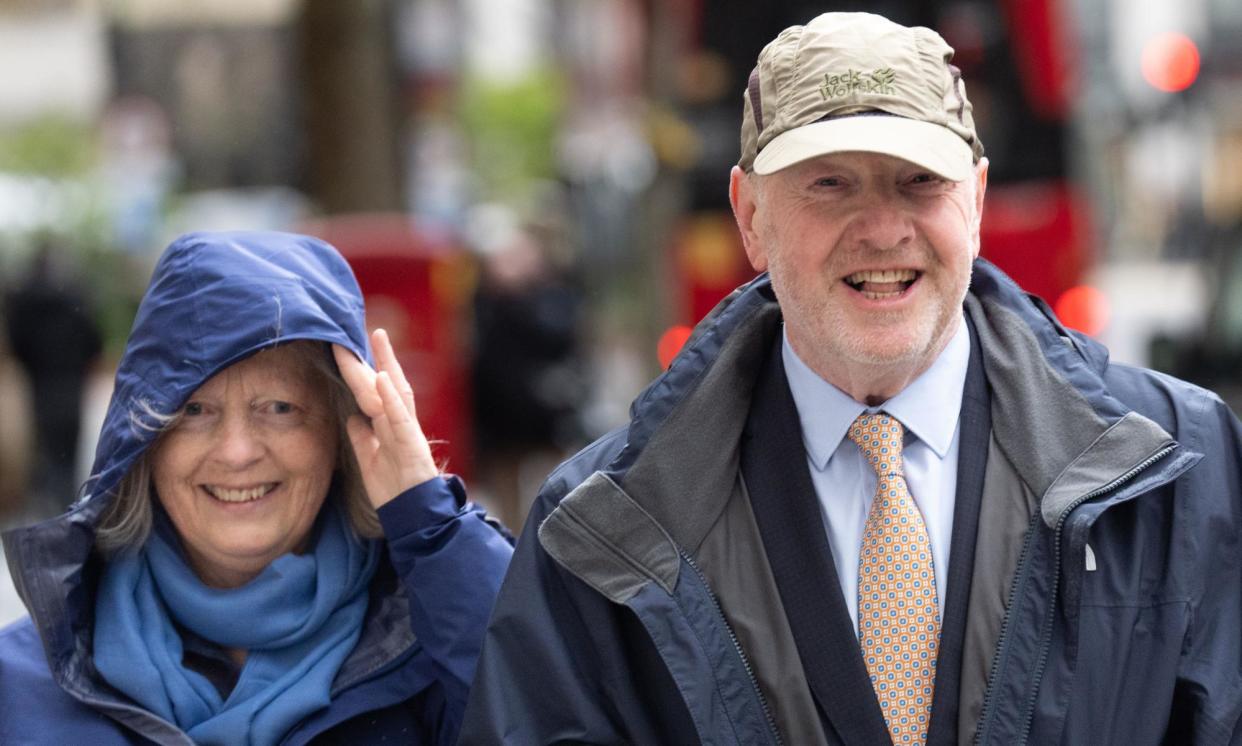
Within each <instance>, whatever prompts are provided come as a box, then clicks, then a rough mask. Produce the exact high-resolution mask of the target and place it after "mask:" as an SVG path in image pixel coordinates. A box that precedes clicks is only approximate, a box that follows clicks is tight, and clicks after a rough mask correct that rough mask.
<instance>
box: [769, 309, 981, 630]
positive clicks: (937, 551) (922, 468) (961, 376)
mask: <svg viewBox="0 0 1242 746" xmlns="http://www.w3.org/2000/svg"><path fill="white" fill-rule="evenodd" d="M782 354H783V357H784V361H785V376H786V378H787V379H788V380H789V389H790V391H791V392H793V399H794V404H796V405H797V407H798V418H799V420H801V424H802V442H803V444H804V445H805V446H806V458H807V465H808V466H809V467H810V471H811V482H812V483H813V484H814V485H815V493H816V495H817V496H818V497H819V504H820V507H821V508H822V509H823V514H824V524H825V528H826V529H827V531H828V545H829V546H830V547H831V548H832V561H833V562H834V563H835V564H836V566H837V576H838V578H839V579H840V581H841V594H842V595H843V596H844V597H845V604H846V606H847V607H848V608H849V611H850V620H851V621H853V623H854V632H855V634H857V633H858V554H859V552H860V551H861V548H862V535H863V527H864V525H865V524H866V522H867V512H868V511H869V510H871V501H872V499H873V498H874V497H875V490H876V481H877V478H876V474H875V470H874V469H873V468H872V467H871V465H870V464H868V463H867V462H866V461H865V460H864V459H863V456H862V452H861V451H860V450H859V448H858V446H857V445H856V444H855V443H854V441H852V440H850V439H849V437H848V436H847V433H848V432H849V428H850V425H851V424H853V422H854V420H855V419H857V417H858V415H860V414H862V413H863V412H872V413H874V412H881V411H882V412H886V413H888V414H889V415H892V416H893V417H895V418H897V420H898V421H900V422H901V424H902V425H903V426H905V428H906V439H905V445H904V447H903V449H902V460H903V461H904V463H905V474H906V484H907V485H908V486H909V488H910V493H911V495H912V496H913V497H914V502H915V504H916V505H918V508H919V511H920V512H921V513H922V514H923V522H924V523H925V524H926V525H927V531H928V534H929V538H930V539H931V547H932V561H933V562H934V563H935V573H936V596H937V601H938V603H939V605H940V615H941V617H942V618H943V616H944V600H945V595H946V591H947V588H946V582H947V580H948V575H949V541H950V538H951V536H952V533H953V505H954V503H955V501H956V495H957V455H958V446H959V442H960V437H959V433H958V430H959V428H958V420H959V419H960V417H959V415H960V413H961V409H962V387H963V386H964V385H965V383H966V368H967V365H968V364H969V362H970V335H969V332H967V330H966V320H965V318H962V319H961V320H960V322H959V326H958V329H957V332H956V333H955V334H954V335H953V338H952V339H951V340H950V341H949V344H948V345H947V346H946V347H945V349H944V351H943V352H941V353H940V356H939V357H938V358H936V361H935V362H933V363H932V365H931V367H930V368H928V369H927V370H926V371H924V372H923V374H922V375H920V376H919V377H918V378H916V379H914V381H912V382H911V383H910V385H909V386H907V387H906V388H905V389H904V390H902V391H901V393H899V394H897V395H896V396H894V397H893V398H892V399H889V400H888V401H887V402H885V403H883V404H881V405H879V406H876V407H868V406H866V405H865V404H862V403H860V402H857V401H854V399H852V398H851V397H850V396H849V395H848V394H846V393H844V392H843V391H841V390H840V389H838V388H837V387H836V386H833V385H832V384H830V383H828V382H827V381H825V380H824V379H822V378H820V377H819V375H818V374H817V373H815V371H813V370H811V369H810V368H809V367H807V365H806V363H804V362H802V360H801V359H800V358H799V357H798V355H797V353H795V352H794V350H793V347H792V346H790V344H789V336H788V334H786V335H785V338H784V345H783V351H782Z"/></svg>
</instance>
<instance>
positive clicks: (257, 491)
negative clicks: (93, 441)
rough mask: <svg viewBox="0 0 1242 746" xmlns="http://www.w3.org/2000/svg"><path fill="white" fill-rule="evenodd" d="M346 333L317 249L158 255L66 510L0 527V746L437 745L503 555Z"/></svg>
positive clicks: (353, 323) (349, 322) (446, 732)
mask: <svg viewBox="0 0 1242 746" xmlns="http://www.w3.org/2000/svg"><path fill="white" fill-rule="evenodd" d="M363 317H364V308H363V300H362V295H361V293H360V291H359V289H358V285H357V283H356V282H355V280H354V277H353V275H352V273H351V272H350V269H349V267H348V265H347V264H346V263H345V260H344V259H343V258H342V257H341V256H340V255H339V254H338V253H337V252H336V250H335V249H333V248H332V247H331V246H329V245H327V244H326V243H323V242H322V241H318V240H316V239H313V238H309V237H305V236H296V235H291V234H283V233H225V234H210V233H199V234H190V235H187V236H183V237H182V238H180V239H178V240H177V241H176V242H174V243H173V244H172V245H171V246H170V247H169V248H168V250H167V251H166V252H165V253H164V255H163V256H162V257H161V258H160V261H159V263H158V264H157V265H156V268H155V274H154V277H153V278H152V280H151V284H150V286H149V287H148V289H147V293H146V296H145V297H144V298H143V301H142V305H141V306H140V307H139V309H138V317H137V319H136V321H135V322H134V328H133V331H132V332H131V333H130V337H129V341H128V343H127V345H126V351H125V355H124V357H123V358H122V359H121V362H120V366H119V369H118V371H117V378H116V386H115V389H114V393H113V396H112V401H111V404H110V406H109V408H108V414H107V418H106V420H105V422H104V425H103V431H102V433H101V435H100V441H99V448H98V451H97V454H96V459H95V466H94V471H93V473H92V476H91V479H90V481H89V482H88V492H89V494H88V495H87V496H86V497H84V498H83V499H82V500H81V501H79V502H78V503H77V504H76V505H75V506H74V507H73V509H72V511H70V512H69V513H66V514H65V515H63V516H60V517H59V518H57V519H55V520H51V521H47V522H44V523H41V524H38V525H35V526H31V527H28V528H24V529H15V530H13V531H10V532H8V533H7V534H5V536H4V550H5V554H6V556H7V559H8V562H9V567H10V568H11V569H12V571H13V575H14V579H15V581H16V585H17V587H18V589H19V592H20V593H21V596H22V600H23V601H24V602H25V604H26V608H27V609H28V610H29V611H30V617H29V618H26V619H24V620H21V621H19V622H17V623H15V624H13V625H11V626H9V627H7V628H6V629H4V630H0V742H3V743H6V744H7V743H14V744H16V743H73V744H92V745H94V746H104V745H105V744H118V745H119V744H131V743H137V742H142V743H148V742H150V743H160V744H187V746H188V745H189V744H191V743H196V744H221V745H223V744H239V743H245V744H256V745H259V744H276V743H308V742H312V741H314V742H316V743H351V744H353V743H379V742H381V741H389V742H394V743H395V742H401V743H437V744H452V743H454V742H455V741H456V738H457V732H458V729H459V728H460V727H461V722H462V710H463V709H464V706H465V697H466V693H467V691H468V690H469V686H470V680H471V677H472V675H473V673H474V667H475V660H476V656H477V654H478V649H479V645H480V644H481V642H482V637H483V629H484V625H485V623H486V620H487V616H488V613H489V612H490V610H491V606H492V600H493V598H494V595H495V592H496V589H497V587H498V586H499V584H500V579H501V576H502V575H503V573H504V570H505V566H506V564H507V563H508V560H509V555H510V553H511V549H510V545H509V540H508V537H507V535H506V534H505V533H504V532H503V531H501V530H499V529H498V528H497V527H495V526H494V525H493V524H492V523H490V522H488V521H485V520H484V515H483V514H482V512H481V511H480V510H478V509H477V508H475V507H474V506H473V505H471V504H470V503H467V502H466V501H465V495H464V492H463V490H462V487H461V483H460V482H459V481H458V480H456V479H455V478H452V477H447V476H443V475H441V474H440V473H439V472H438V470H437V468H436V466H435V463H434V461H433V460H432V454H431V449H430V447H429V445H428V443H427V440H426V438H425V437H424V436H423V432H422V429H421V427H420V426H419V423H418V419H417V414H416V411H415V406H414V395H413V393H412V389H411V386H410V384H409V383H408V382H407V381H406V379H405V376H404V374H403V372H402V370H401V366H400V364H399V363H398V362H397V359H396V356H395V354H394V353H393V350H392V347H391V345H390V344H389V341H388V337H387V335H386V334H385V333H384V332H383V331H382V330H379V331H376V332H375V334H374V335H372V337H371V338H370V341H368V339H367V335H366V330H365V326H364V323H363ZM372 360H374V364H375V369H373V368H372V362H371V361H372ZM377 371H378V372H377Z"/></svg>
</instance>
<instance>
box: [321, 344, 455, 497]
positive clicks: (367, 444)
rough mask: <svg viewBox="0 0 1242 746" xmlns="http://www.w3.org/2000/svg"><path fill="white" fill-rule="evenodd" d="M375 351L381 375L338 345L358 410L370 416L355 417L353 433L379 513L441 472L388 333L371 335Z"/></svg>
mask: <svg viewBox="0 0 1242 746" xmlns="http://www.w3.org/2000/svg"><path fill="white" fill-rule="evenodd" d="M371 348H372V350H374V352H375V363H376V366H377V367H378V371H375V370H371V367H370V366H368V365H367V364H366V363H364V362H362V361H360V360H358V358H356V357H354V354H353V353H352V352H350V351H349V350H346V349H345V348H344V347H341V346H340V345H332V353H333V354H334V355H335V356H336V364H337V367H339V368H340V370H341V376H342V377H344V379H345V382H346V383H347V384H349V388H350V389H351V390H352V391H353V392H354V398H355V399H357V401H358V408H359V409H361V410H362V413H363V414H364V415H366V417H359V416H358V415H354V416H353V417H350V418H349V422H348V424H347V429H348V430H349V440H350V443H351V444H352V445H353V448H354V455H355V456H356V457H357V458H358V466H359V468H360V469H361V470H362V482H363V485H364V486H365V487H366V490H367V496H368V497H369V498H370V499H371V504H372V505H373V506H375V507H376V508H378V507H380V506H381V505H383V504H384V503H386V502H388V501H389V500H391V499H393V498H394V497H396V496H397V495H399V494H401V493H402V492H404V491H405V490H407V489H409V488H411V487H413V486H415V485H418V484H422V483H423V482H425V481H427V480H428V479H431V478H432V477H434V476H436V475H438V474H439V470H438V469H437V468H436V464H435V461H434V460H433V459H432V457H431V446H430V445H428V443H427V438H426V436H424V435H423V428H422V426H421V425H419V424H418V414H417V412H416V411H415V409H414V389H412V388H411V387H410V383H409V381H407V380H405V373H403V372H402V370H401V364H400V363H398V362H397V356H396V354H394V353H393V350H392V344H391V343H390V342H389V340H388V333H387V332H385V331H384V330H383V329H376V330H375V331H374V332H373V333H372V334H371ZM368 418H369V419H370V422H368V421H367V419H368Z"/></svg>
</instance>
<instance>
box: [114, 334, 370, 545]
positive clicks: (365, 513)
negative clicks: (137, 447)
mask: <svg viewBox="0 0 1242 746" xmlns="http://www.w3.org/2000/svg"><path fill="white" fill-rule="evenodd" d="M282 346H284V345H282ZM287 346H288V347H289V349H290V351H291V352H293V353H294V359H295V360H297V363H296V364H297V365H299V366H302V367H303V368H305V369H306V370H309V371H310V372H311V374H312V377H313V378H312V380H313V379H314V378H318V379H319V381H320V382H322V384H323V385H324V389H325V390H326V391H327V392H328V398H327V401H328V410H329V413H330V416H331V417H332V419H333V420H334V422H335V426H336V429H337V454H336V474H335V476H334V479H333V483H334V485H335V490H334V494H332V495H329V498H335V499H336V500H338V501H339V504H340V506H341V508H342V509H344V511H345V515H346V516H347V517H348V519H349V524H350V526H352V527H353V530H354V532H355V533H357V534H358V535H359V536H360V537H367V538H373V537H378V536H381V535H382V533H383V532H382V530H381V528H380V523H379V517H378V516H377V515H376V514H375V509H374V508H373V507H371V501H370V499H369V498H368V497H367V493H366V489H365V488H364V487H363V484H362V472H361V471H360V470H359V468H358V461H357V459H356V458H354V452H353V447H352V446H351V445H350V442H349V434H348V432H347V431H346V429H345V423H346V422H347V421H348V420H349V418H350V416H351V415H355V414H359V410H358V404H357V402H356V401H355V400H354V394H353V392H352V391H350V390H349V386H348V385H347V384H346V383H345V380H344V379H343V378H341V374H340V371H339V370H337V367H336V361H335V360H333V358H332V348H331V346H330V345H329V344H328V343H327V342H316V341H310V340H297V341H294V342H289V343H287ZM266 349H269V350H270V349H273V348H271V347H269V348H266ZM264 351H265V350H262V351H260V352H258V353H256V354H260V355H261V354H263V352H264ZM130 419H131V420H132V421H133V422H134V423H135V427H141V428H147V429H149V428H151V427H152V425H151V424H149V423H151V422H154V423H156V425H155V427H156V429H157V430H158V431H159V432H160V433H161V434H162V433H165V432H168V431H169V430H171V429H172V428H174V427H176V426H177V423H178V421H179V420H180V419H181V415H180V413H174V414H160V413H157V412H153V411H151V410H150V409H149V408H144V410H143V411H142V412H132V413H131V418H130ZM159 437H160V436H159V435H157V436H156V439H155V442H153V443H152V444H151V445H150V446H149V447H148V448H147V449H146V451H145V452H143V454H142V456H140V457H139V458H138V460H137V461H135V462H134V465H133V466H131V467H130V468H129V471H128V472H127V473H126V474H125V476H124V477H122V478H121V481H120V483H119V484H118V485H117V487H116V488H115V495H114V497H113V499H112V504H111V505H109V506H108V508H107V510H106V512H105V513H104V517H103V520H102V522H101V523H100V525H99V529H98V532H97V535H96V538H95V543H96V546H98V547H99V549H100V550H102V551H103V552H104V553H105V554H115V553H117V552H121V551H124V550H128V549H137V548H138V547H140V546H142V545H143V543H145V542H146V540H147V536H148V535H149V534H150V533H151V522H152V516H153V515H154V508H153V504H154V501H155V499H156V496H155V489H154V488H153V486H152V483H151V454H152V453H154V452H155V449H156V448H158V447H159ZM96 499H98V498H96Z"/></svg>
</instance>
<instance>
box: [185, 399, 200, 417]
mask: <svg viewBox="0 0 1242 746" xmlns="http://www.w3.org/2000/svg"><path fill="white" fill-rule="evenodd" d="M181 413H182V415H183V416H185V417H197V416H199V415H200V414H202V413H203V405H202V404H200V403H198V402H196V401H192V402H187V403H186V405H185V406H184V407H182V409H181Z"/></svg>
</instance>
